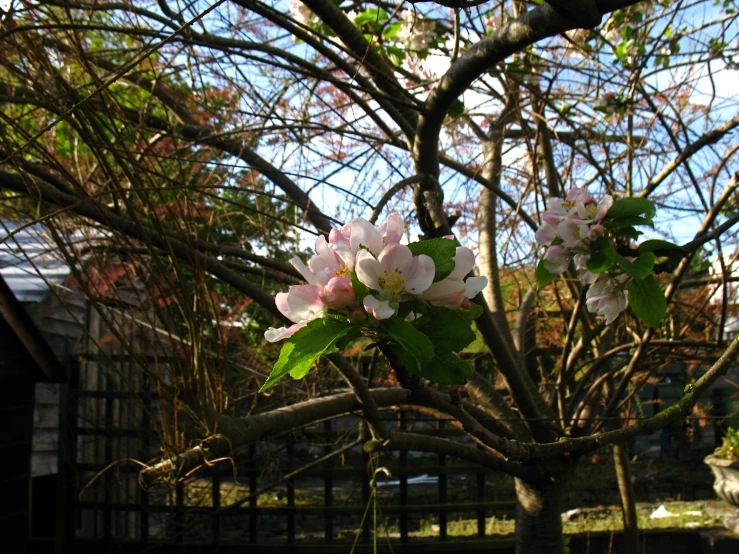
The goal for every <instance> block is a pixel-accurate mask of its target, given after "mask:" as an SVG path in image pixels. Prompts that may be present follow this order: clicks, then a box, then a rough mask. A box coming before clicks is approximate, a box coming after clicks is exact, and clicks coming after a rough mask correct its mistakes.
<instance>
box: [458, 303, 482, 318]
mask: <svg viewBox="0 0 739 554" xmlns="http://www.w3.org/2000/svg"><path fill="white" fill-rule="evenodd" d="M482 311H483V310H482V306H480V305H479V304H475V303H474V302H470V307H469V309H465V308H460V309H459V310H457V312H456V313H457V314H458V315H459V317H461V318H462V319H464V320H465V321H466V322H468V323H471V322H473V321H475V320H476V319H477V318H478V317H480V316H481V315H482Z"/></svg>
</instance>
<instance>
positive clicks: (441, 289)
mask: <svg viewBox="0 0 739 554" xmlns="http://www.w3.org/2000/svg"><path fill="white" fill-rule="evenodd" d="M474 266H475V254H474V252H472V250H470V249H469V248H466V247H464V246H458V247H457V250H456V252H455V254H454V269H453V270H452V272H451V273H450V274H449V275H448V276H447V277H445V278H444V279H442V280H441V281H437V282H436V283H432V285H431V286H430V287H429V288H428V289H427V290H426V292H424V293H423V295H422V296H421V297H422V298H423V299H424V300H428V301H429V302H431V304H433V305H435V306H443V307H445V308H450V309H452V310H456V309H459V308H460V307H462V306H465V304H467V306H465V307H469V306H468V305H469V299H470V298H474V297H475V296H477V295H478V294H479V293H480V292H481V291H482V290H483V289H484V288H485V287H486V286H487V284H488V278H487V277H484V276H481V277H468V278H467V280H466V281H465V280H464V278H465V277H467V275H468V274H469V272H470V271H472V268H473V267H474Z"/></svg>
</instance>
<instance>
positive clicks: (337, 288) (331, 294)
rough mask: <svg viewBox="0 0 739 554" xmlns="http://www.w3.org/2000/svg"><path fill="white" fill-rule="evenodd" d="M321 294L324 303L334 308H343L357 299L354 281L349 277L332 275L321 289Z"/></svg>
mask: <svg viewBox="0 0 739 554" xmlns="http://www.w3.org/2000/svg"><path fill="white" fill-rule="evenodd" d="M319 296H320V298H321V300H322V301H323V303H324V304H325V305H326V306H327V307H328V308H331V309H332V310H343V309H345V308H348V307H349V306H351V305H352V304H354V302H355V301H356V296H355V294H354V289H353V288H352V281H351V279H350V278H349V277H343V276H341V277H332V278H331V280H329V282H328V283H327V284H326V286H325V287H323V288H322V289H321V292H320V293H319Z"/></svg>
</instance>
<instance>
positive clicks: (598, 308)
mask: <svg viewBox="0 0 739 554" xmlns="http://www.w3.org/2000/svg"><path fill="white" fill-rule="evenodd" d="M628 278H629V277H628V275H625V274H621V275H618V276H616V277H610V276H609V275H608V274H605V273H601V274H599V275H598V277H597V279H596V280H595V282H594V283H593V284H592V285H591V286H590V288H589V289H588V292H587V294H586V295H585V304H586V305H587V307H588V310H589V311H591V312H594V313H596V314H598V315H599V316H603V317H605V318H606V324H610V323H611V322H613V320H614V319H616V317H617V316H618V314H620V313H621V312H622V311H623V310H624V309H625V308H626V306H627V305H628V295H629V293H628V291H627V290H626V281H628Z"/></svg>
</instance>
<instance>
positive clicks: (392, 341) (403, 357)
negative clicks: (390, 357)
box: [379, 317, 434, 375]
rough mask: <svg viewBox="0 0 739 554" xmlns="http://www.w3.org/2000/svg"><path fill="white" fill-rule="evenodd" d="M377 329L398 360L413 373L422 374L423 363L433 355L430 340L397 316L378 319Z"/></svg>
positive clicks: (428, 360)
mask: <svg viewBox="0 0 739 554" xmlns="http://www.w3.org/2000/svg"><path fill="white" fill-rule="evenodd" d="M379 330H380V337H381V338H382V339H383V340H385V341H386V342H387V345H388V347H389V348H390V351H391V352H392V353H393V354H394V355H395V356H396V357H397V358H398V361H400V363H402V364H403V365H404V366H405V367H406V368H408V369H409V370H410V371H412V372H413V373H415V374H417V375H422V374H423V366H424V364H425V363H426V362H430V361H431V360H432V359H433V357H434V345H433V343H432V342H431V340H429V338H428V337H427V336H426V335H424V334H423V333H422V332H421V331H419V330H418V329H416V328H415V327H414V326H413V325H411V324H410V323H409V322H407V321H406V320H405V319H401V318H399V317H391V318H390V319H385V320H383V321H380V324H379Z"/></svg>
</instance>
